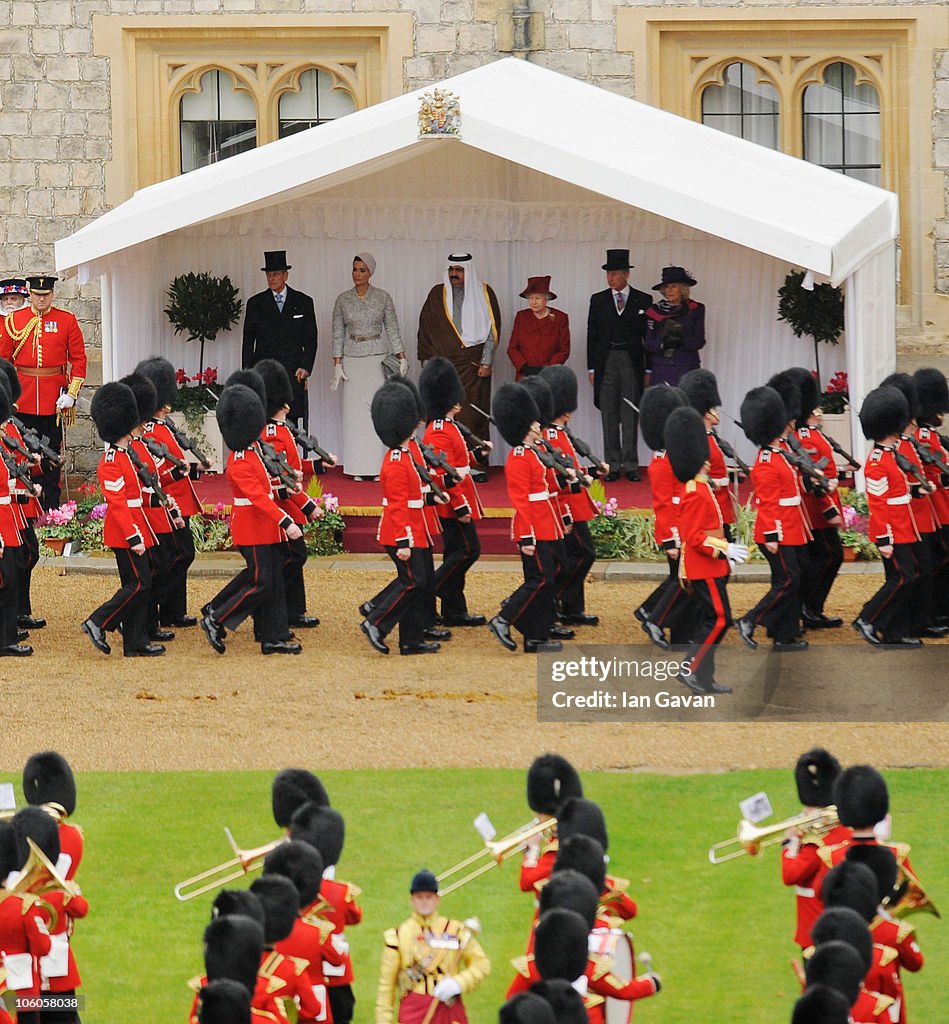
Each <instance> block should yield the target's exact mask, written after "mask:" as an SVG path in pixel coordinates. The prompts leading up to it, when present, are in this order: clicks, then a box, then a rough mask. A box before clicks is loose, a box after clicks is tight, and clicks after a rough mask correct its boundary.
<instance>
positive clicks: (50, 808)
mask: <svg viewBox="0 0 949 1024" xmlns="http://www.w3.org/2000/svg"><path fill="white" fill-rule="evenodd" d="M26 806H27V807H30V806H33V805H31V804H26ZM36 806H38V807H39V809H40V810H41V811H46V813H47V814H48V815H49V816H50V817H51V818H53V819H55V820H56V821H58V822H60V821H65V820H66V818H67V817H68V815H67V814H66V811H65V808H63V807H62V805H61V804H37V805H36ZM22 810H23V808H22V807H8V808H7V809H6V810H3V811H0V821H9V820H10V819H11V818H13V817H14V816H15V815H16V814H17V812H19V811H22Z"/></svg>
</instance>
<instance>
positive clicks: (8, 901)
mask: <svg viewBox="0 0 949 1024" xmlns="http://www.w3.org/2000/svg"><path fill="white" fill-rule="evenodd" d="M0 949H2V950H3V952H4V953H5V954H6V955H7V956H8V957H10V956H15V955H17V954H23V955H24V956H25V955H29V956H31V957H32V982H31V983H30V984H28V985H26V986H25V987H20V988H17V989H16V991H17V992H18V993H19V994H20V995H23V996H38V995H39V994H40V972H39V958H40V957H41V956H46V954H47V953H48V952H49V950H50V939H49V932H48V931H47V928H46V920H45V918H44V916H43V911H42V910H41V909H40V903H39V900H38V899H37V897H36V896H33V895H32V894H30V893H26V894H24V895H21V894H19V893H10V892H6V891H4V890H0ZM9 973H10V968H9V965H7V974H8V975H9ZM7 988H10V989H12V988H13V986H12V985H11V984H10V979H9V976H8V978H7Z"/></svg>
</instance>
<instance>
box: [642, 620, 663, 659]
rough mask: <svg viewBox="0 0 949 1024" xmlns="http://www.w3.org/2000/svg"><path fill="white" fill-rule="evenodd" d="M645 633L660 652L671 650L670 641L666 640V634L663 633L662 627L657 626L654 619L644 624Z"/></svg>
mask: <svg viewBox="0 0 949 1024" xmlns="http://www.w3.org/2000/svg"><path fill="white" fill-rule="evenodd" d="M643 632H644V633H645V634H646V636H648V637H649V639H650V640H651V641H652V642H653V643H654V644H655V645H656V646H657V647H658V648H659V649H660V650H662V651H668V650H669V641H668V640H667V639H666V636H665V633H663V631H662V627H661V626H657V625H656V624H655V622H653V621H652V619H646V621H645V622H644V623H643Z"/></svg>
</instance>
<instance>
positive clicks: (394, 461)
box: [376, 448, 430, 548]
mask: <svg viewBox="0 0 949 1024" xmlns="http://www.w3.org/2000/svg"><path fill="white" fill-rule="evenodd" d="M379 482H380V484H381V485H382V516H381V518H380V519H379V529H378V531H377V532H376V540H378V541H379V543H380V544H382V545H383V546H384V547H396V548H427V547H429V546H430V542H429V538H428V530H427V529H426V528H425V513H424V511H423V509H424V508H425V496H424V495H423V494H422V480H421V477H419V475H418V471H417V470H416V468H415V466H414V464H413V462H412V456H411V454H410V453H409V450H408V449H407V448H391V449H390V450H389V451H388V452H386V457H385V459H383V462H382V469H381V470H380V472H379Z"/></svg>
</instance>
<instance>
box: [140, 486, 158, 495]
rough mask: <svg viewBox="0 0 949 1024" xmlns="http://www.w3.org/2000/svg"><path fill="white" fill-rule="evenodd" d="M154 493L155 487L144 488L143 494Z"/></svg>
mask: <svg viewBox="0 0 949 1024" xmlns="http://www.w3.org/2000/svg"><path fill="white" fill-rule="evenodd" d="M154 493H155V488H154V487H143V488H142V494H154Z"/></svg>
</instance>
